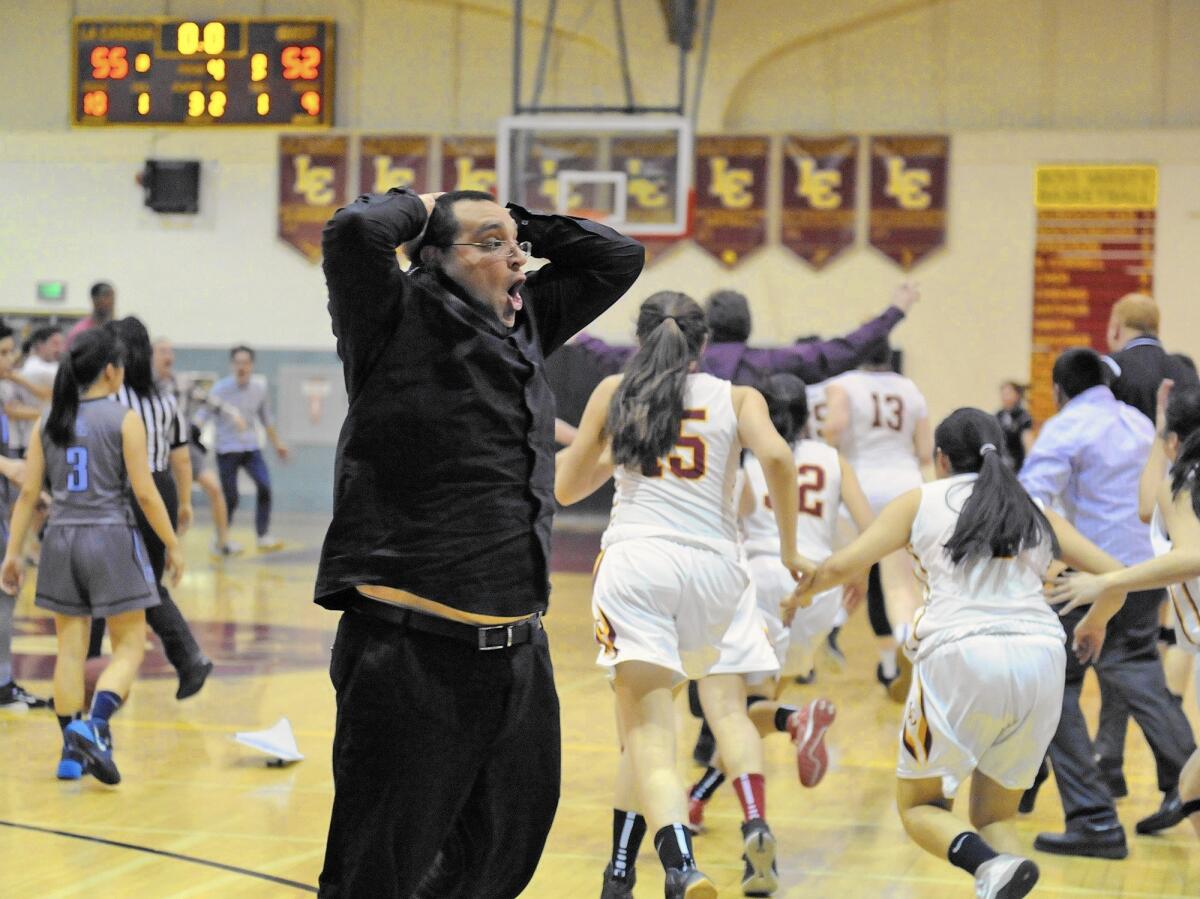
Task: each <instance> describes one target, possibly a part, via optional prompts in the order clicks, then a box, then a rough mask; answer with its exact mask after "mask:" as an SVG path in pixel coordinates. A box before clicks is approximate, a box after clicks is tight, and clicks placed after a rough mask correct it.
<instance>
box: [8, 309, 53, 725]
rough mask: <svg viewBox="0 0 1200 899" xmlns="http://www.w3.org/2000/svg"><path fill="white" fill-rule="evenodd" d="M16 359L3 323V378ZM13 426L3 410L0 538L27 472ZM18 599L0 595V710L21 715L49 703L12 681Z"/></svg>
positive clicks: (13, 340)
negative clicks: (11, 435)
mask: <svg viewBox="0 0 1200 899" xmlns="http://www.w3.org/2000/svg"><path fill="white" fill-rule="evenodd" d="M15 356H16V340H15V338H14V337H13V331H12V328H10V327H8V326H7V325H4V324H0V379H3V378H4V377H5V376H6V375H7V374H8V372H10V371H12V364H13V358H14V357H15ZM11 426H12V423H11V422H10V421H9V418H8V416H7V415H6V414H5V413H4V411H3V410H2V409H0V535H3V539H7V538H8V519H9V518H10V517H11V515H12V503H13V500H14V499H16V496H17V490H18V488H19V487H20V484H21V480H22V478H23V477H24V473H25V463H23V462H22V461H21V460H20V459H17V458H13V457H14V456H16V450H13V449H11V448H10V446H9V429H10V428H11ZM16 605H17V598H16V597H15V596H13V595H12V594H11V593H4V592H0V711H9V712H20V711H25V710H27V709H41V708H45V707H46V706H48V705H49V704H50V703H49V702H48V701H47V700H45V699H42V698H40V697H37V696H34V695H33V694H32V693H29V692H28V691H27V690H25V689H24V688H23V687H22V686H21V685H20V684H18V683H17V682H16V680H14V678H13V658H12V638H13V612H14V611H15V609H16Z"/></svg>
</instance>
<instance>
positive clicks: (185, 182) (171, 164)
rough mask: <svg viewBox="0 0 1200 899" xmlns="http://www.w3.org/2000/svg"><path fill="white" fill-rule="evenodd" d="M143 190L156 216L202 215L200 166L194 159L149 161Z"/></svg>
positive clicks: (143, 173)
mask: <svg viewBox="0 0 1200 899" xmlns="http://www.w3.org/2000/svg"><path fill="white" fill-rule="evenodd" d="M142 187H143V188H144V189H145V191H146V205H147V206H149V207H150V208H151V209H153V210H154V211H155V212H184V213H190V214H193V215H194V214H195V213H197V212H199V211H200V163H199V162H198V161H196V160H194V159H147V160H146V168H145V169H144V170H143V171H142Z"/></svg>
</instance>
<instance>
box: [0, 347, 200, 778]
mask: <svg viewBox="0 0 1200 899" xmlns="http://www.w3.org/2000/svg"><path fill="white" fill-rule="evenodd" d="M124 378H125V368H124V349H123V347H122V346H121V343H120V341H119V340H118V339H117V338H116V336H115V335H114V334H113V333H112V332H110V331H108V330H106V329H95V330H92V331H88V332H86V333H84V334H81V335H80V336H79V337H78V338H77V339H76V341H75V343H74V344H72V346H71V350H70V351H69V352H68V353H67V354H66V355H64V356H63V360H62V365H61V367H60V368H59V372H58V375H57V377H56V379H55V382H54V397H53V400H52V401H51V405H50V411H49V413H48V414H47V417H46V421H45V423H44V424H39V426H38V428H37V429H35V430H34V432H33V434H32V435H31V438H30V443H29V451H28V456H27V458H26V471H25V482H24V485H23V486H22V488H21V494H20V496H19V497H18V498H17V502H16V506H15V508H14V510H13V517H12V526H11V533H10V534H9V537H8V546H7V549H6V551H5V555H4V562H3V565H0V587H2V588H3V589H4V590H5V591H7V592H10V593H13V594H15V593H16V592H17V591H18V590H19V589H20V586H21V578H22V574H23V571H22V569H23V567H24V566H23V563H22V560H21V551H20V548H21V546H22V544H23V543H24V540H25V536H26V534H27V533H28V531H29V524H30V519H31V517H32V515H33V508H34V505H35V503H36V502H37V498H38V493H39V491H40V489H41V485H42V483H43V482H45V483H47V484H48V485H49V489H50V492H51V493H52V494H53V496H54V506H53V508H52V510H51V513H50V521H49V523H48V524H47V525H46V536H45V539H44V540H43V542H42V553H41V560H40V562H39V565H38V583H37V596H36V600H35V604H36V605H37V606H38V607H40V608H43V609H46V610H48V611H50V612H52V613H54V626H55V631H56V633H57V634H58V658H57V661H56V663H55V666H54V707H55V712H56V713H57V714H58V720H59V725H60V727H61V728H62V730H63V752H62V758H61V760H60V761H59V765H58V777H59V778H60V779H62V780H74V779H77V778H79V777H81V776H82V774H83V772H84V771H85V770H86V771H87V772H88V773H90V774H92V775H94V776H95V777H96V778H97V779H99V780H100V781H102V782H104V783H107V784H115V783H119V782H120V779H121V775H120V773H119V772H118V770H117V767H116V765H115V763H114V762H113V758H112V738H111V735H110V732H109V719H110V718H111V717H112V715H113V714H115V713H116V711H117V709H118V708H120V706H121V703H122V702H123V701H124V699H125V697H126V696H127V695H128V693H129V689H130V687H131V686H132V684H133V680H134V678H135V677H136V676H137V671H138V668H139V667H140V666H141V664H142V655H143V652H144V647H145V641H146V612H145V610H146V609H147V608H149V607H150V606H154V605H157V604H158V601H159V599H158V593H157V591H156V589H155V584H154V574H153V572H152V571H151V569H150V565H149V561H148V559H147V555H146V548H145V546H144V545H143V544H142V541H141V538H140V537H139V535H138V533H137V529H136V527H135V526H134V516H133V510H132V508H131V507H130V505H129V499H128V493H129V490H130V489H131V488H132V492H133V495H134V498H135V499H136V500H137V502H138V505H139V506H140V507H141V509H142V511H143V513H144V514H145V516H146V518H147V519H148V520H149V522H150V525H151V527H152V528H153V529H154V532H155V534H157V535H158V537H159V539H160V540H162V541H163V543H164V544H165V545H166V549H167V572H168V575H167V577H168V579H169V580H170V582H171V583H172V584H174V583H177V582H178V580H179V575H180V573H181V572H182V570H183V555H182V552H181V550H180V547H179V542H178V541H177V540H176V538H175V532H174V531H173V530H172V529H171V522H170V519H169V518H168V516H167V510H166V507H165V506H164V505H163V501H162V499H161V497H160V496H159V494H158V490H157V489H156V487H155V486H154V480H153V479H152V478H151V476H150V463H149V461H148V459H147V456H146V430H145V428H144V427H143V425H142V422H141V420H140V419H139V418H138V416H137V414H136V413H135V412H132V411H130V410H128V409H125V408H124V407H122V406H120V405H118V404H116V403H113V402H110V401H109V400H108V397H109V396H110V395H111V394H112V393H113V392H114V391H115V390H117V389H118V388H119V387H120V386H121V383H122V381H123V380H124ZM92 618H105V619H107V621H108V626H109V632H110V634H111V637H112V643H113V653H112V658H111V660H110V662H109V664H108V666H107V667H106V668H105V669H104V672H103V673H102V674H101V675H100V678H99V680H98V681H97V682H96V691H95V696H94V697H93V700H92V707H91V711H90V713H89V716H88V720H87V721H82V720H79V717H78V716H79V715H80V714H81V713H82V709H83V694H84V676H83V675H84V670H83V668H84V659H85V657H86V655H87V646H88V635H89V633H90V629H91V619H92Z"/></svg>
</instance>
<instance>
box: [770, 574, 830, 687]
mask: <svg viewBox="0 0 1200 899" xmlns="http://www.w3.org/2000/svg"><path fill="white" fill-rule="evenodd" d="M750 575H751V577H753V578H754V587H755V595H756V596H757V599H758V609H759V612H761V613H762V618H763V621H764V622H765V623H766V626H767V639H768V640H769V641H770V643H771V648H772V649H773V650H774V652H775V658H776V659H777V661H778V667H779V674H780V676H781V677H792V676H794V675H797V674H808V672H810V671H812V668H813V656H814V653H815V650H816V648H817V646H818V645H819V644H820V642H821V641H822V640H824V639H825V635H826V634H828V633H829V632H830V631H831V630H833V626H834V623H835V622H836V620H837V617H838V611H839V610H840V609H841V607H842V588H841V587H835V588H834V589H832V590H826V591H825V592H824V593H819V594H817V595H816V596H814V597H813V601H812V605H810V606H809V607H808V608H807V609H797V610H796V617H794V618H793V619H792V624H791V627H785V626H784V624H783V619H782V618H781V617H780V615H779V604H780V603H781V602H783V600H785V599H786V598H787V597H788V596H789V595H791V592H792V590H793V589H795V587H796V581H795V580H794V579H793V578H792V573H791V572H790V571H788V570H787V569H786V568H784V567H783V563H781V562H780V561H779V559H777V558H775V557H774V556H754V557H753V558H752V559H751V560H750Z"/></svg>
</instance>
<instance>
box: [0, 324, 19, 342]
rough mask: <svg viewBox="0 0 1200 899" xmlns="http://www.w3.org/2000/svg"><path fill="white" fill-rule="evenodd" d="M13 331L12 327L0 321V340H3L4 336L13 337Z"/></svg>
mask: <svg viewBox="0 0 1200 899" xmlns="http://www.w3.org/2000/svg"><path fill="white" fill-rule="evenodd" d="M15 333H16V332H15V331H13V329H12V328H10V327H9V326H8V325H6V324H4V322H0V340H3V339H4V338H5V337H13V335H14V334H15ZM14 341H15V338H14Z"/></svg>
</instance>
